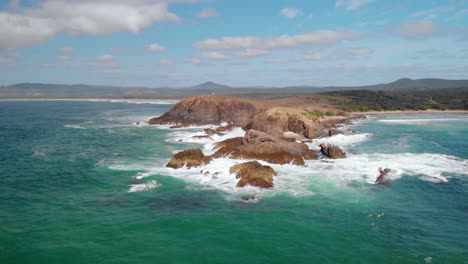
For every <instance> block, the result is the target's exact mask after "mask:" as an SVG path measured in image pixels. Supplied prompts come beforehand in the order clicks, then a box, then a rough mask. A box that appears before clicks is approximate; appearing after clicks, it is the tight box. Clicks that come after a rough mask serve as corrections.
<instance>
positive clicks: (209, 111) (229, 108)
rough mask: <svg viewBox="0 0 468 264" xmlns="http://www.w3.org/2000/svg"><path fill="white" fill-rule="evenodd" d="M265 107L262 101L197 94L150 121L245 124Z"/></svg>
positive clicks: (181, 123) (188, 123)
mask: <svg viewBox="0 0 468 264" xmlns="http://www.w3.org/2000/svg"><path fill="white" fill-rule="evenodd" d="M265 109H266V107H265V106H264V105H263V103H261V102H260V101H254V100H249V99H241V98H234V97H225V96H218V95H204V96H195V97H191V98H186V99H183V100H181V101H180V102H178V103H177V104H176V105H174V107H172V109H171V110H169V112H167V113H165V114H164V115H162V116H160V117H156V118H152V119H150V120H149V121H148V123H149V124H180V125H182V126H187V125H207V124H220V123H222V122H227V123H229V124H232V125H235V126H245V125H246V124H248V123H249V121H250V118H251V117H252V116H253V115H255V114H258V113H260V112H262V111H264V110H265Z"/></svg>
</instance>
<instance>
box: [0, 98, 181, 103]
mask: <svg viewBox="0 0 468 264" xmlns="http://www.w3.org/2000/svg"><path fill="white" fill-rule="evenodd" d="M28 101H70V102H110V103H141V104H145V103H146V104H176V103H177V102H179V101H180V100H179V99H157V98H155V99H112V98H57V99H55V98H54V99H50V98H43V99H36V98H31V99H0V102H28Z"/></svg>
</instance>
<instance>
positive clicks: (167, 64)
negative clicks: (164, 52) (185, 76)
mask: <svg viewBox="0 0 468 264" xmlns="http://www.w3.org/2000/svg"><path fill="white" fill-rule="evenodd" d="M159 66H161V67H172V66H174V62H172V61H170V60H160V61H159Z"/></svg>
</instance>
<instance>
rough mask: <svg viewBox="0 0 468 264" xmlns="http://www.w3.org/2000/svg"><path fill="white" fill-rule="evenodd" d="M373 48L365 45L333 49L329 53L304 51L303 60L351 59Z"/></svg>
mask: <svg viewBox="0 0 468 264" xmlns="http://www.w3.org/2000/svg"><path fill="white" fill-rule="evenodd" d="M372 52H373V50H371V49H369V48H366V47H355V48H348V49H340V50H335V51H333V52H331V53H329V54H322V53H320V52H312V53H306V54H305V55H304V59H305V60H311V61H337V60H344V59H347V60H348V59H351V58H353V57H358V56H364V55H368V54H371V53H372Z"/></svg>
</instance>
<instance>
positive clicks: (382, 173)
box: [375, 167, 392, 185]
mask: <svg viewBox="0 0 468 264" xmlns="http://www.w3.org/2000/svg"><path fill="white" fill-rule="evenodd" d="M390 172H392V170H391V169H389V168H385V169H384V168H382V167H381V168H379V177H377V179H376V180H375V184H379V185H385V184H388V183H389V180H388V179H386V177H385V176H387V174H389V173H390Z"/></svg>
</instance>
